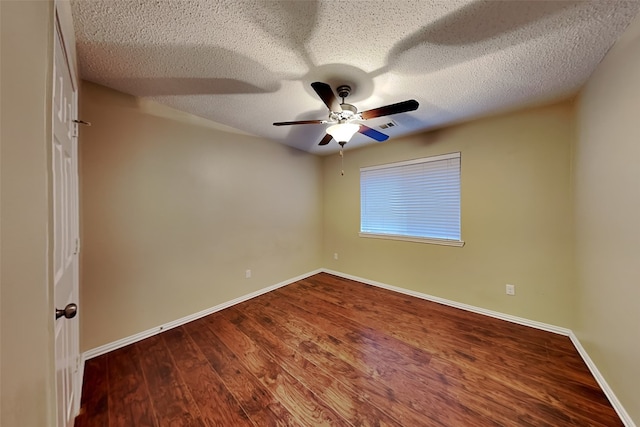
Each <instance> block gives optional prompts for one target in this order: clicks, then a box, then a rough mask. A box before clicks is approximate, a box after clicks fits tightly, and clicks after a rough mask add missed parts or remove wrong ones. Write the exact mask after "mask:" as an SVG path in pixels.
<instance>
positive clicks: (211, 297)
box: [80, 82, 322, 350]
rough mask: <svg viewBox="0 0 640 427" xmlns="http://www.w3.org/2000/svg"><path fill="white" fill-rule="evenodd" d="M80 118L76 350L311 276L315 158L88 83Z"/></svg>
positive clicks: (317, 201)
mask: <svg viewBox="0 0 640 427" xmlns="http://www.w3.org/2000/svg"><path fill="white" fill-rule="evenodd" d="M81 116H82V119H83V120H87V121H90V122H92V126H91V127H85V128H83V129H82V133H81V135H80V164H81V233H82V242H83V244H82V261H81V262H82V272H81V289H80V290H81V304H82V308H83V318H82V321H83V324H82V331H81V337H82V338H81V348H82V349H83V350H88V349H91V348H95V347H97V346H100V345H103V344H106V343H110V342H112V341H115V340H118V339H121V338H124V337H127V336H130V335H132V334H135V333H138V332H141V331H144V330H146V329H149V328H152V327H155V326H159V325H161V324H163V323H166V322H169V321H173V320H176V319H179V318H181V317H184V316H187V315H190V314H193V313H196V312H198V311H200V310H203V309H207V308H210V307H213V306H215V305H217V304H220V303H223V302H227V301H229V300H231V299H233V298H236V297H240V296H243V295H246V294H248V293H250V292H253V291H256V290H258V289H261V288H264V287H266V286H269V285H273V284H276V283H278V282H280V281H283V280H286V279H290V278H293V277H295V276H298V275H300V274H303V273H307V272H309V271H312V270H314V269H317V268H319V267H320V266H321V254H320V248H321V244H322V241H321V239H322V234H321V228H322V222H321V215H322V209H321V206H322V199H321V198H322V191H321V189H322V171H321V160H320V159H319V158H317V157H315V156H312V155H310V154H307V153H303V152H301V151H298V150H295V149H292V148H289V147H285V146H283V145H280V144H276V143H275V142H270V141H267V140H263V139H258V138H255V137H251V136H246V135H240V134H234V133H227V132H223V131H220V130H217V129H215V128H213V125H212V124H211V123H210V122H207V121H205V120H202V119H198V118H195V117H193V116H190V115H188V114H185V113H179V112H177V111H175V110H171V109H169V108H167V107H163V106H161V105H159V104H155V103H152V102H148V101H147V102H145V101H142V100H140V99H137V98H134V97H132V96H128V95H124V94H122V93H118V92H115V91H113V90H110V89H107V88H105V87H102V86H98V85H95V84H92V83H87V82H85V83H84V84H83V86H82V93H81ZM258 119H259V118H252V120H258ZM246 269H251V270H252V273H253V277H252V278H251V279H246V278H245V270H246Z"/></svg>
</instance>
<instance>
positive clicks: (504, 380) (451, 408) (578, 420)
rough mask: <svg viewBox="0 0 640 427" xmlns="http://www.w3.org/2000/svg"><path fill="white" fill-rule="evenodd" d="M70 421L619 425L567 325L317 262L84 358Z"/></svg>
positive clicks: (260, 426) (92, 423)
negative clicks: (507, 317)
mask: <svg viewBox="0 0 640 427" xmlns="http://www.w3.org/2000/svg"><path fill="white" fill-rule="evenodd" d="M84 378H85V380H84V381H85V382H84V387H83V398H82V414H81V415H80V416H79V417H78V418H77V419H76V424H75V425H76V427H82V426H92V427H95V426H135V427H142V426H225V427H230V426H233V427H235V426H255V427H263V426H406V427H409V426H410V427H414V426H474V427H475V426H622V425H623V424H622V423H621V421H620V419H619V418H618V416H617V415H616V413H615V411H614V410H613V408H612V407H611V405H610V404H609V402H608V401H607V399H606V397H605V395H604V394H603V392H602V391H601V389H600V388H599V386H598V384H597V383H596V381H595V379H594V378H593V376H592V375H591V374H590V372H589V370H588V369H587V367H586V365H585V364H584V362H583V361H582V359H581V358H580V356H579V355H578V353H577V352H576V350H575V349H574V347H573V345H572V344H571V342H570V340H569V338H567V337H563V336H559V335H555V334H552V333H547V332H542V331H539V330H536V329H532V328H528V327H525V326H520V325H515V324H512V323H508V322H505V321H501V320H497V319H493V318H490V317H485V316H482V315H478V314H474V313H469V312H466V311H462V310H458V309H455V308H451V307H447V306H443V305H440V304H436V303H432V302H428V301H424V300H421V299H417V298H412V297H409V296H405V295H401V294H397V293H394V292H390V291H386V290H383V289H379V288H375V287H372V286H368V285H364V284H362V283H358V282H354V281H350V280H346V279H342V278H338V277H335V276H332V275H329V274H326V273H321V274H317V275H315V276H312V277H310V278H307V279H305V280H302V281H299V282H296V283H294V284H291V285H289V286H286V287H284V288H280V289H278V290H276V291H273V292H271V293H268V294H265V295H262V296H260V297H257V298H254V299H252V300H249V301H247V302H244V303H242V304H239V305H236V306H234V307H232V308H228V309H226V310H223V311H220V312H218V313H215V314H212V315H210V316H207V317H205V318H202V319H200V320H197V321H194V322H191V323H189V324H187V325H184V326H181V327H178V328H175V329H171V330H168V331H166V332H163V333H162V334H160V335H156V336H154V337H151V338H148V339H146V340H144V341H141V342H138V343H136V344H132V345H130V346H128V347H125V348H122V349H119V350H116V351H113V352H111V353H108V354H105V355H103V356H100V357H97V358H94V359H91V360H88V361H87V362H86V366H85V377H84Z"/></svg>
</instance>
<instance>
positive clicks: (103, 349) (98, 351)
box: [81, 268, 636, 427]
mask: <svg viewBox="0 0 640 427" xmlns="http://www.w3.org/2000/svg"><path fill="white" fill-rule="evenodd" d="M320 272H324V273H329V274H333V275H334V276H338V277H343V278H345V279H350V280H355V281H357V282H361V283H365V284H367V285H372V286H376V287H379V288H383V289H387V290H390V291H393V292H398V293H401V294H405V295H409V296H412V297H416V298H420V299H424V300H427V301H433V302H437V303H440V304H443V305H448V306H450V307H455V308H459V309H462V310H466V311H470V312H472V313H478V314H482V315H485V316H489V317H493V318H496V319H501V320H506V321H507V322H511V323H516V324H519V325H524V326H529V327H532V328H536V329H540V330H543V331H547V332H552V333H555V334H560V335H564V336H567V337H569V338H570V339H571V342H572V343H573V345H574V346H575V348H576V350H577V351H578V353H579V354H580V356H581V357H582V359H583V360H584V363H585V364H586V365H587V367H588V368H589V370H590V371H591V373H592V374H593V376H594V378H595V379H596V381H597V382H598V384H599V385H600V387H601V388H602V391H603V392H604V394H605V395H606V396H607V398H608V399H609V402H610V403H611V406H613V408H614V409H615V411H616V412H617V413H618V416H619V417H620V419H621V420H622V422H623V423H624V425H625V426H626V427H636V425H635V424H634V422H633V420H632V419H631V417H630V416H629V414H628V413H627V411H625V409H624V407H623V406H622V404H621V403H620V401H619V400H618V398H617V397H616V395H615V393H614V392H613V390H612V389H611V387H609V384H607V382H606V381H605V379H604V377H603V376H602V374H601V373H600V371H598V368H597V366H596V365H595V363H594V362H593V360H591V358H590V357H589V354H588V353H587V351H586V350H585V349H584V347H582V344H580V340H578V337H577V336H576V335H575V334H574V333H573V331H572V330H571V329H567V328H562V327H559V326H555V325H551V324H548V323H543V322H538V321H535V320H529V319H525V318H523V317H518V316H512V315H510V314H505V313H500V312H498V311H493V310H487V309H485V308H482V307H476V306H473V305H469V304H464V303H460V302H456V301H452V300H448V299H445V298H440V297H436V296H433V295H428V294H424V293H421V292H416V291H412V290H409V289H404V288H400V287H397V286H392V285H388V284H386V283H381V282H377V281H375V280H369V279H365V278H363V277H358V276H353V275H350V274H346V273H341V272H339V271H334V270H330V269H327V268H321V269H318V270H314V271H311V272H309V273H305V274H302V275H300V276H298V277H294V278H291V279H288V280H285V281H283V282H280V283H277V284H275V285H272V286H268V287H266V288H262V289H259V290H257V291H255V292H252V293H250V294H247V295H244V296H241V297H238V298H235V299H233V300H231V301H227V302H224V303H222V304H218V305H216V306H215V307H211V308H207V309H205V310H202V311H199V312H197V313H194V314H191V315H189V316H185V317H182V318H180V319H177V320H174V321H172V322H169V323H165V324H163V325H160V326H157V327H155V328H151V329H148V330H146V331H142V332H140V333H137V334H135V335H131V336H129V337H126V338H122V339H120V340H118V341H114V342H111V343H108V344H105V345H102V346H100V347H96V348H93V349H91V350H88V351H86V352H84V353H83V354H82V362H81V369H83V371H84V361H85V360H89V359H91V358H93V357H97V356H100V355H102V354H105V353H108V352H110V351H113V350H117V349H119V348H121V347H124V346H127V345H129V344H133V343H135V342H138V341H141V340H143V339H145V338H149V337H151V336H153V335H157V334H159V333H160V332H163V331H166V330H167V329H172V328H175V327H177V326H181V325H184V324H185V323H189V322H191V321H194V320H197V319H200V318H202V317H205V316H208V315H209V314H212V313H215V312H217V311H220V310H224V309H225V308H228V307H231V306H233V305H236V304H239V303H241V302H244V301H247V300H250V299H252V298H255V297H257V296H260V295H263V294H266V293H267V292H271V291H273V290H276V289H278V288H281V287H283V286H287V285H289V284H291V283H294V282H297V281H298V280H302V279H306V278H307V277H310V276H313V275H314V274H317V273H320Z"/></svg>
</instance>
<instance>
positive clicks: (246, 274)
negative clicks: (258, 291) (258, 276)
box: [244, 270, 251, 279]
mask: <svg viewBox="0 0 640 427" xmlns="http://www.w3.org/2000/svg"><path fill="white" fill-rule="evenodd" d="M244 277H246V278H247V279H251V270H247V271H245V272H244Z"/></svg>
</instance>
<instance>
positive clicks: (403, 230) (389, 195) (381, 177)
mask: <svg viewBox="0 0 640 427" xmlns="http://www.w3.org/2000/svg"><path fill="white" fill-rule="evenodd" d="M360 236H361V237H375V238H383V239H396V240H409V241H415V242H425V243H437V244H443V245H451V246H462V245H464V242H463V241H462V240H461V236H460V153H451V154H444V155H441V156H435V157H427V158H424V159H415V160H409V161H406V162H399V163H390V164H386V165H380V166H370V167H366V168H361V169H360Z"/></svg>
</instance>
